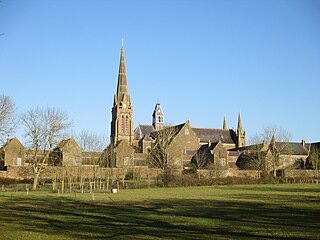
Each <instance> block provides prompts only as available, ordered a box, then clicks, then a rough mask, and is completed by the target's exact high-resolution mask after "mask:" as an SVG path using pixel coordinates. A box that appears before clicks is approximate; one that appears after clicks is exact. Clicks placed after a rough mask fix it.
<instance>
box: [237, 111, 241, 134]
mask: <svg viewBox="0 0 320 240" xmlns="http://www.w3.org/2000/svg"><path fill="white" fill-rule="evenodd" d="M238 132H239V133H240V134H242V120H241V114H240V112H239V115H238Z"/></svg>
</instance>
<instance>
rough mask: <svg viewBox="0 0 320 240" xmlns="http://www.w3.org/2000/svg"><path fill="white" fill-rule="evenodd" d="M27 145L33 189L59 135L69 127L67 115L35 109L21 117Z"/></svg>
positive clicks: (58, 111)
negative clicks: (29, 153)
mask: <svg viewBox="0 0 320 240" xmlns="http://www.w3.org/2000/svg"><path fill="white" fill-rule="evenodd" d="M21 120H22V123H23V125H24V128H25V137H26V140H27V145H28V146H29V147H30V149H31V151H30V152H31V156H30V157H29V162H30V163H31V166H32V169H33V175H34V178H33V179H34V180H33V189H36V188H37V185H38V181H39V176H40V173H41V171H42V169H43V166H44V165H45V163H46V162H47V160H48V158H49V154H50V153H51V152H52V150H53V147H54V146H55V145H56V144H57V143H58V141H59V140H60V135H61V133H62V132H63V131H64V130H66V129H68V128H69V127H70V126H71V122H70V121H69V118H68V115H67V114H66V113H64V112H62V111H60V110H57V109H55V108H49V107H48V108H45V109H42V108H35V109H32V110H29V111H27V112H26V113H25V114H23V115H22V116H21Z"/></svg>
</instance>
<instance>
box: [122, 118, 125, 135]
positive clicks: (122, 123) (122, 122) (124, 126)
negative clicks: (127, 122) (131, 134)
mask: <svg viewBox="0 0 320 240" xmlns="http://www.w3.org/2000/svg"><path fill="white" fill-rule="evenodd" d="M124 128H125V126H124V116H123V115H122V116H121V132H122V133H124Z"/></svg>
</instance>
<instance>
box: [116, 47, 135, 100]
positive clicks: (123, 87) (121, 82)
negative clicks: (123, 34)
mask: <svg viewBox="0 0 320 240" xmlns="http://www.w3.org/2000/svg"><path fill="white" fill-rule="evenodd" d="M117 104H121V105H122V104H126V105H127V106H129V105H131V100H130V96H129V93H128V84H127V74H126V65H125V60H124V48H123V46H122V47H121V55H120V65H119V73H118V85H117V93H116V94H115V98H114V103H113V105H117Z"/></svg>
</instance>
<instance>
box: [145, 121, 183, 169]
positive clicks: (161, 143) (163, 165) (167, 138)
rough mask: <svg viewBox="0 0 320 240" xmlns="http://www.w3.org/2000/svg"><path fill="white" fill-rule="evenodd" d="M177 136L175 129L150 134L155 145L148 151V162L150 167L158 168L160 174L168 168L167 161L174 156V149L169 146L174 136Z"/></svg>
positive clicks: (168, 163) (169, 128)
mask: <svg viewBox="0 0 320 240" xmlns="http://www.w3.org/2000/svg"><path fill="white" fill-rule="evenodd" d="M176 134H177V130H176V129H175V127H168V128H165V129H163V130H159V131H156V132H152V133H151V134H150V135H151V137H152V138H153V139H154V141H155V143H154V146H153V148H152V149H151V151H150V154H149V157H148V162H149V165H150V166H151V167H154V168H159V169H160V170H161V172H164V171H165V170H166V169H167V168H169V166H170V164H171V165H172V164H173V163H170V161H169V159H170V157H171V154H172V155H175V152H176V151H175V149H171V148H170V145H171V143H172V141H173V138H174V136H175V135H176Z"/></svg>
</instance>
